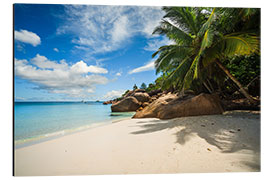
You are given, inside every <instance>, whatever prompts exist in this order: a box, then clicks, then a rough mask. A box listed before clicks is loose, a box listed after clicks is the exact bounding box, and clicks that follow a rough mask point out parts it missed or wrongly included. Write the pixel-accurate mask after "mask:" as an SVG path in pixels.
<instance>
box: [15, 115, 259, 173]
mask: <svg viewBox="0 0 270 180" xmlns="http://www.w3.org/2000/svg"><path fill="white" fill-rule="evenodd" d="M204 126H205V127H204ZM238 129H240V131H238ZM14 163H15V175H17V176H25V175H26V176H31V175H90V174H138V173H139V174H144V173H151V174H153V173H188V172H192V173H193V172H247V171H260V114H252V113H247V112H233V113H226V115H213V116H200V117H186V118H177V119H173V120H166V121H164V120H158V119H153V118H149V119H130V120H124V121H120V122H117V123H112V124H110V125H106V126H102V127H97V128H94V129H89V130H86V131H83V132H78V133H75V134H70V135H67V136H63V137H60V138H57V139H54V140H50V141H46V142H43V143H39V144H35V145H32V146H28V147H24V148H20V149H16V150H15V162H14Z"/></svg>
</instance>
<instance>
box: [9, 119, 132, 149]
mask: <svg viewBox="0 0 270 180" xmlns="http://www.w3.org/2000/svg"><path fill="white" fill-rule="evenodd" d="M129 119H131V117H130V118H128V117H123V118H121V119H117V120H111V121H104V122H99V123H92V124H90V125H85V126H80V127H77V128H72V129H65V130H61V131H56V132H52V133H48V134H43V135H40V136H37V137H30V138H26V139H20V140H15V141H14V147H15V149H20V148H23V147H27V146H32V145H35V144H39V143H43V142H46V141H50V140H53V139H57V138H61V137H64V136H67V135H71V134H75V133H80V132H83V131H87V130H90V129H93V128H98V127H102V126H106V125H110V124H112V123H117V122H120V121H124V120H129Z"/></svg>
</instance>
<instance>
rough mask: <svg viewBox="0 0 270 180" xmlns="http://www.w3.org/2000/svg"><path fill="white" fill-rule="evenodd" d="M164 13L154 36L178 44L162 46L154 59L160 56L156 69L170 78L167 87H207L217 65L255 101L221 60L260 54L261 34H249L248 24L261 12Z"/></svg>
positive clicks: (195, 10) (176, 9)
mask: <svg viewBox="0 0 270 180" xmlns="http://www.w3.org/2000/svg"><path fill="white" fill-rule="evenodd" d="M163 10H164V11H165V12H166V14H165V16H164V17H163V19H162V21H161V23H160V25H159V26H158V27H156V28H155V30H154V32H153V34H160V35H166V36H167V37H168V38H169V39H171V40H173V41H174V42H175V44H173V45H166V46H162V47H160V48H159V49H158V51H156V52H155V53H154V54H153V55H152V57H155V56H156V55H157V54H159V57H158V58H157V60H156V61H155V67H156V73H159V72H163V73H165V74H167V75H168V76H167V79H166V81H165V84H164V85H165V86H170V85H175V86H178V87H179V88H181V89H182V90H183V89H187V88H189V87H190V85H191V84H192V83H193V82H194V81H197V82H201V83H204V84H205V81H204V80H205V79H206V77H207V74H208V72H207V69H208V68H209V67H210V66H216V65H217V66H218V67H219V68H221V69H222V70H223V71H224V72H225V73H226V75H227V76H228V77H229V78H230V79H231V80H232V81H233V82H234V83H235V84H236V85H237V86H238V87H239V90H240V91H241V92H242V93H243V95H244V96H245V97H247V98H248V99H249V100H250V101H251V102H255V100H254V98H253V97H251V96H250V95H249V94H248V92H247V91H246V90H245V89H244V88H243V86H242V85H241V83H240V82H239V81H238V80H237V79H236V78H235V77H234V76H233V75H232V74H231V73H230V72H229V70H228V69H227V68H226V67H225V66H224V65H223V64H222V61H224V60H225V59H226V58H229V57H232V56H236V55H250V54H252V53H259V51H260V50H259V44H260V41H259V36H258V34H256V33H258V31H255V30H252V31H250V27H254V24H253V26H252V24H251V23H245V21H246V20H247V19H249V20H250V18H252V16H253V15H254V14H256V13H258V10H257V9H255V10H254V9H239V8H238V9H236V8H234V9H232V8H231V9H226V8H183V7H163ZM236 14H237V16H236ZM246 22H247V21H246ZM243 24H244V25H243ZM257 29H258V28H257ZM257 29H256V30H257Z"/></svg>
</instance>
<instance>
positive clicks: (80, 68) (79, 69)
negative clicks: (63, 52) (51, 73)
mask: <svg viewBox="0 0 270 180" xmlns="http://www.w3.org/2000/svg"><path fill="white" fill-rule="evenodd" d="M70 70H71V71H72V72H74V73H78V74H82V73H88V72H90V73H97V74H106V73H108V70H107V69H104V68H101V67H97V66H92V65H90V66H87V64H86V63H85V62H83V61H79V62H77V63H76V64H74V65H72V66H71V68H70Z"/></svg>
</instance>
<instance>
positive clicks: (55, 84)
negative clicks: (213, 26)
mask: <svg viewBox="0 0 270 180" xmlns="http://www.w3.org/2000/svg"><path fill="white" fill-rule="evenodd" d="M107 72H108V71H107V70H106V69H104V68H101V67H97V66H93V65H90V66H88V65H87V64H86V63H85V62H83V61H79V62H77V63H75V64H73V65H68V64H67V63H66V61H65V60H61V61H60V62H56V61H52V60H49V59H47V58H46V57H45V56H41V55H39V54H37V55H36V56H35V57H34V58H32V59H31V60H30V61H28V60H25V59H23V60H18V59H15V75H16V76H18V77H20V78H22V79H26V80H29V81H31V82H33V83H34V84H36V85H37V87H36V88H37V89H45V90H47V91H48V92H50V93H60V94H66V95H68V96H70V97H81V98H85V97H88V96H89V93H93V92H95V86H96V85H97V84H106V83H107V82H108V79H107V78H106V77H104V76H101V75H97V74H98V73H103V74H104V73H107Z"/></svg>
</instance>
